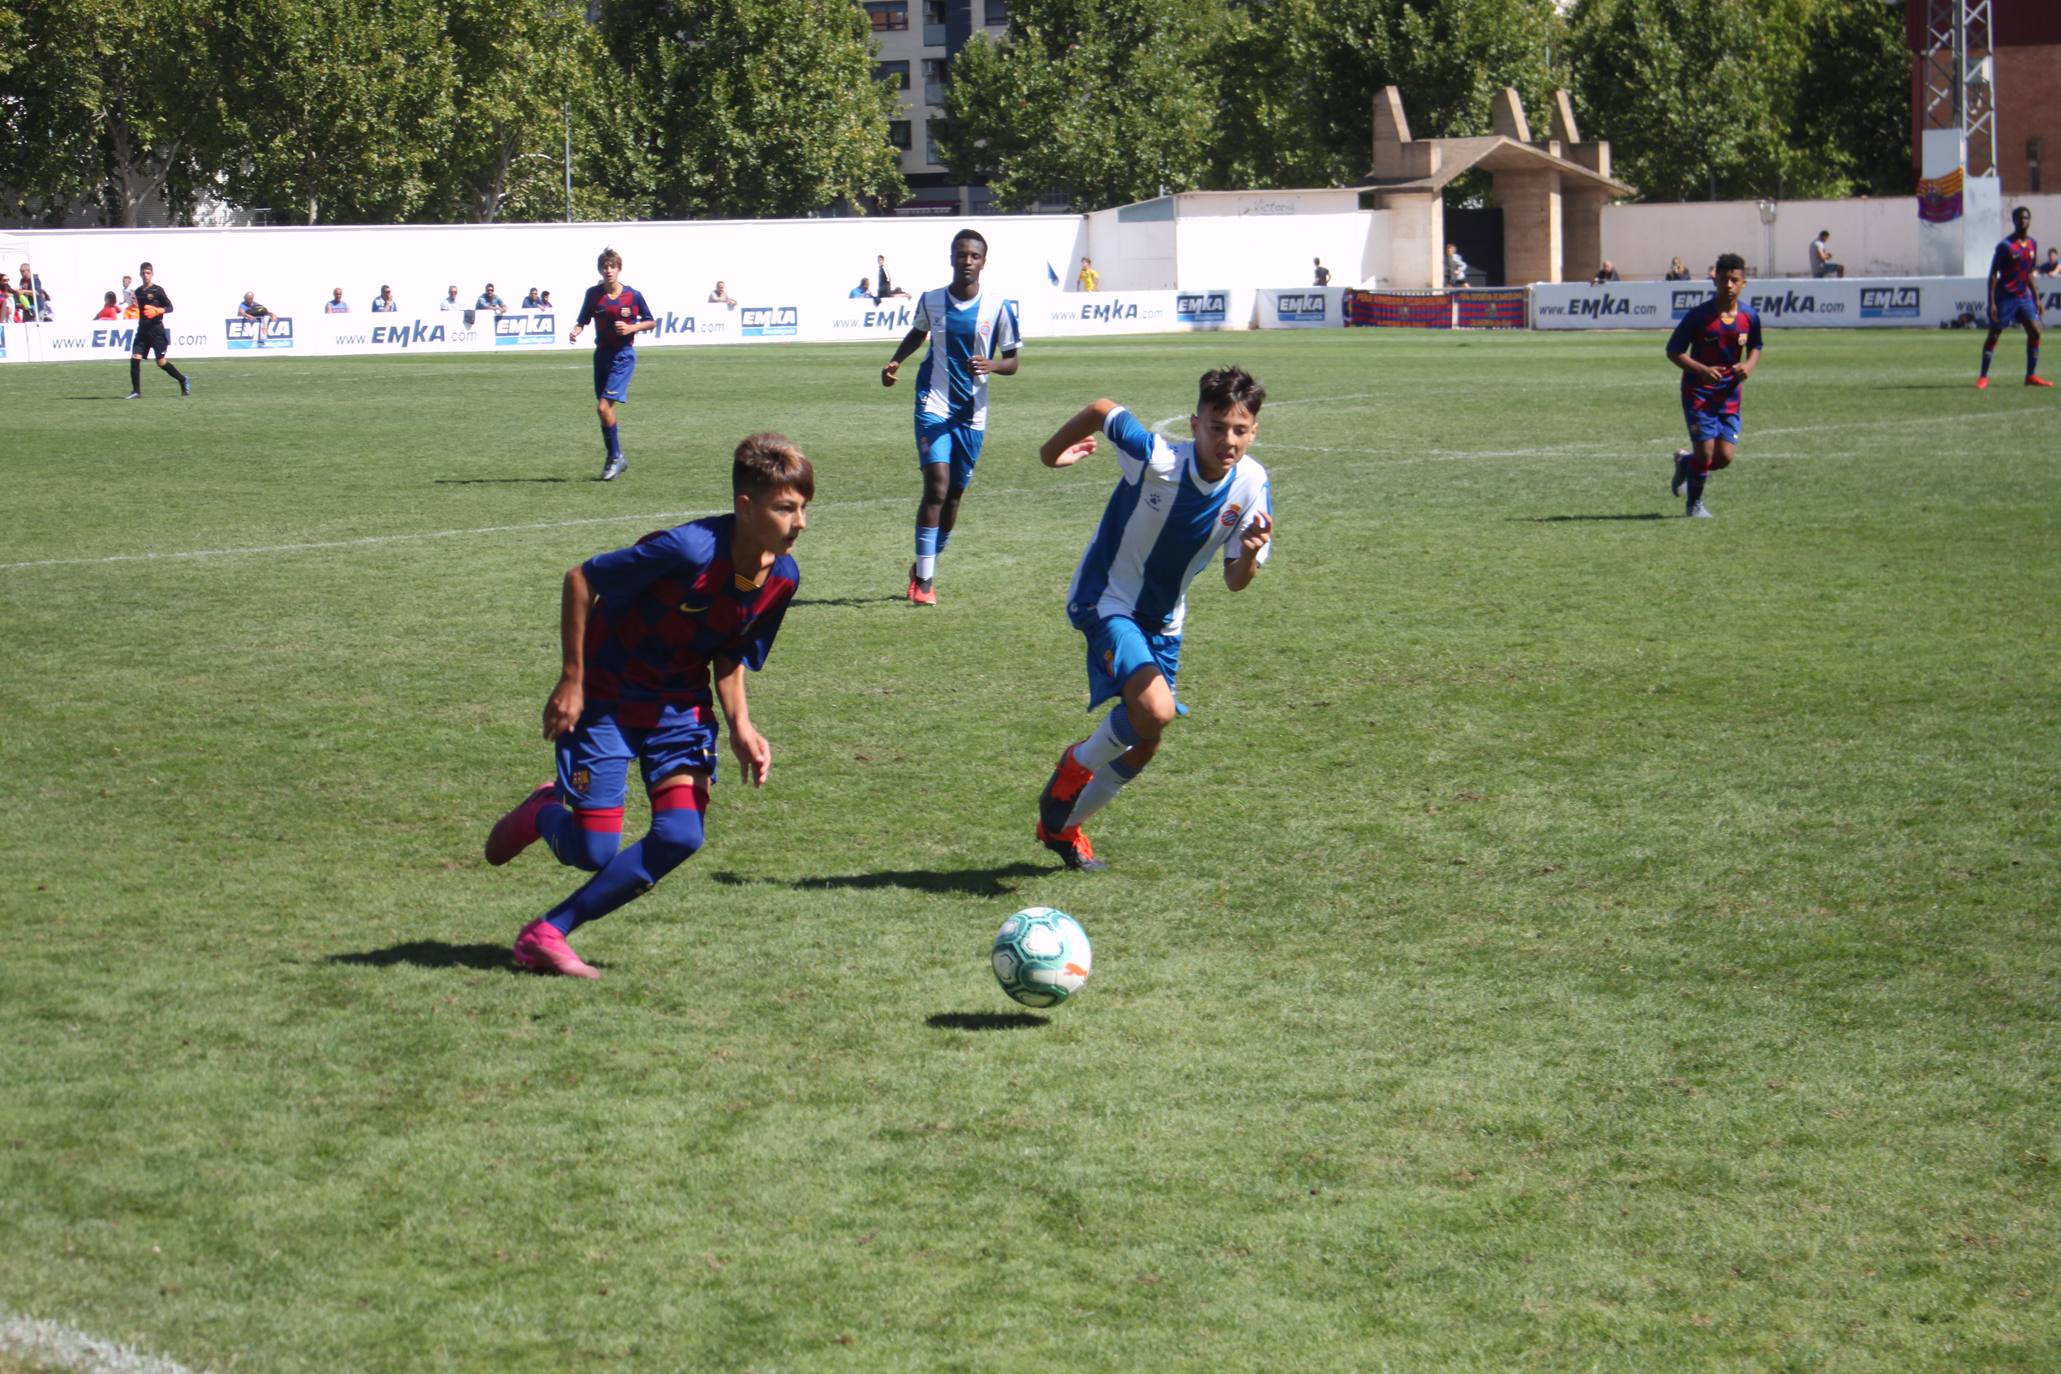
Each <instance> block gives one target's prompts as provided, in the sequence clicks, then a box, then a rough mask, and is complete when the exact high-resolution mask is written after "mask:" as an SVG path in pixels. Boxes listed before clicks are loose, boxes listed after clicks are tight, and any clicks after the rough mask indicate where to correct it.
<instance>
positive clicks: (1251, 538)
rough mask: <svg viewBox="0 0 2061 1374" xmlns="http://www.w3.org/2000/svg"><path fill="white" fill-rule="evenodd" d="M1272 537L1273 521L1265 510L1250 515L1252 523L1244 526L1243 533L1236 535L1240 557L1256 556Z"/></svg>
mask: <svg viewBox="0 0 2061 1374" xmlns="http://www.w3.org/2000/svg"><path fill="white" fill-rule="evenodd" d="M1273 537H1274V522H1273V521H1272V520H1270V519H1268V518H1267V513H1266V512H1265V511H1261V512H1259V513H1258V514H1257V515H1255V516H1253V517H1252V523H1251V524H1249V525H1247V526H1246V527H1245V533H1244V534H1241V535H1239V536H1238V553H1239V556H1240V557H1242V558H1257V557H1258V556H1259V551H1260V550H1261V549H1263V548H1265V547H1266V546H1267V542H1268V541H1269V540H1271V539H1272V538H1273Z"/></svg>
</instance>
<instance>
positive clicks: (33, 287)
mask: <svg viewBox="0 0 2061 1374" xmlns="http://www.w3.org/2000/svg"><path fill="white" fill-rule="evenodd" d="M14 289H15V292H16V294H18V295H22V296H26V297H27V298H28V318H29V319H31V320H44V321H49V320H53V319H56V318H57V317H56V316H55V315H54V314H52V313H51V309H50V307H51V303H52V301H53V299H54V298H53V297H52V296H51V294H50V293H49V292H48V291H45V290H44V289H43V279H42V278H41V277H39V276H36V275H35V274H34V273H32V272H30V271H29V265H28V264H27V263H23V264H22V265H21V275H20V276H19V277H16V278H15V279H14Z"/></svg>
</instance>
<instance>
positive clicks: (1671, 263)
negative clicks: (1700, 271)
mask: <svg viewBox="0 0 2061 1374" xmlns="http://www.w3.org/2000/svg"><path fill="white" fill-rule="evenodd" d="M1667 280H1669V281H1687V280H1689V269H1688V268H1686V267H1684V266H1682V260H1681V259H1680V258H1669V259H1668V263H1667Z"/></svg>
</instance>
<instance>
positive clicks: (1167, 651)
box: [1073, 609, 1187, 715]
mask: <svg viewBox="0 0 2061 1374" xmlns="http://www.w3.org/2000/svg"><path fill="white" fill-rule="evenodd" d="M1073 626H1074V628H1075V629H1077V630H1079V631H1080V632H1081V634H1082V635H1084V636H1085V637H1086V638H1087V641H1088V709H1089V710H1090V711H1092V710H1094V709H1095V708H1096V707H1097V706H1100V705H1101V704H1102V703H1103V702H1105V701H1108V700H1109V699H1110V698H1111V697H1119V696H1122V695H1123V690H1124V683H1126V682H1128V681H1130V678H1131V674H1133V673H1135V672H1137V671H1138V670H1139V669H1140V668H1148V667H1152V668H1158V669H1159V671H1160V675H1161V676H1162V677H1164V678H1165V679H1166V685H1167V690H1168V691H1173V690H1174V681H1175V679H1176V678H1177V677H1178V676H1179V675H1180V672H1181V637H1180V636H1179V635H1149V634H1146V633H1145V631H1144V630H1143V629H1142V628H1141V627H1140V626H1139V624H1138V622H1137V621H1135V620H1133V619H1131V618H1130V617H1129V616H1127V615H1112V616H1103V615H1097V614H1096V613H1095V612H1094V611H1093V610H1092V609H1090V610H1088V611H1086V612H1084V613H1083V614H1082V615H1080V616H1079V617H1078V618H1076V619H1075V620H1074V622H1073ZM1175 695H1176V697H1177V698H1178V696H1179V694H1178V693H1176V694H1175ZM1181 713H1182V714H1183V715H1186V714H1187V712H1186V710H1185V709H1184V710H1182V712H1181Z"/></svg>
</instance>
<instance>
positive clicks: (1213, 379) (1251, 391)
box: [1195, 367, 1267, 417]
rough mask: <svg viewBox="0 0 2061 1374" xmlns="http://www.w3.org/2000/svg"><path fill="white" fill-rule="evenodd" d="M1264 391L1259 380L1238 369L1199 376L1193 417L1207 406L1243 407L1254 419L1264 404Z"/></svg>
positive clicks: (1225, 368)
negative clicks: (1200, 380)
mask: <svg viewBox="0 0 2061 1374" xmlns="http://www.w3.org/2000/svg"><path fill="white" fill-rule="evenodd" d="M1266 399H1267V389H1266V387H1265V386H1264V385H1262V384H1261V382H1260V379H1259V378H1257V377H1255V376H1253V375H1252V374H1251V373H1250V372H1247V371H1246V370H1245V369H1244V368H1242V367H1218V368H1212V369H1211V370H1210V371H1208V372H1205V373H1203V374H1202V383H1201V385H1200V386H1199V387H1198V388H1197V389H1196V395H1195V413H1196V414H1197V415H1200V414H1201V413H1202V412H1203V411H1205V410H1207V409H1208V408H1209V407H1211V406H1234V405H1236V406H1244V407H1245V408H1246V409H1247V410H1249V411H1251V412H1252V413H1253V415H1254V416H1255V417H1257V416H1258V415H1259V413H1260V407H1261V406H1262V405H1264V404H1265V403H1266Z"/></svg>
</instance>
